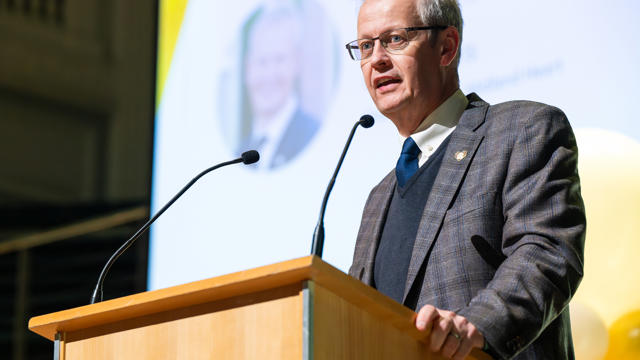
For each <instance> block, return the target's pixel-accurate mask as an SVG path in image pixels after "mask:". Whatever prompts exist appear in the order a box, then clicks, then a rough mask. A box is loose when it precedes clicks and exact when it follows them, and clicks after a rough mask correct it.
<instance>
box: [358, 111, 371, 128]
mask: <svg viewBox="0 0 640 360" xmlns="http://www.w3.org/2000/svg"><path fill="white" fill-rule="evenodd" d="M373 122H374V121H373V116H371V115H369V114H366V115H362V116H361V117H360V121H359V123H360V125H362V127H363V128H365V129H367V128H370V127H372V126H373Z"/></svg>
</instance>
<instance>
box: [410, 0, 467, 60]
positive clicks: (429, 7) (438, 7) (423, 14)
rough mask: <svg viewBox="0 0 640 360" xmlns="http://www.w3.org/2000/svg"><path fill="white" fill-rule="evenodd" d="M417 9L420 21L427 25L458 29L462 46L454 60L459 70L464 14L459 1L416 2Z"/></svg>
mask: <svg viewBox="0 0 640 360" xmlns="http://www.w3.org/2000/svg"><path fill="white" fill-rule="evenodd" d="M416 9H417V10H418V15H419V16H420V20H421V21H422V23H423V24H425V25H448V26H454V27H455V28H456V29H458V34H459V35H460V44H459V45H458V54H457V55H456V58H455V60H454V63H455V67H456V68H457V67H458V64H459V63H460V47H461V45H462V14H461V12H460V4H458V0H416Z"/></svg>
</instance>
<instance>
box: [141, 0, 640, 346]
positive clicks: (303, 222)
mask: <svg viewBox="0 0 640 360" xmlns="http://www.w3.org/2000/svg"><path fill="white" fill-rule="evenodd" d="M358 6H359V2H358V1H348V0H322V1H320V0H297V1H296V0H280V1H273V0H271V1H269V0H266V1H265V0H244V1H209V0H191V1H187V0H172V1H170V0H161V1H160V7H159V8H160V11H159V31H158V63H157V68H158V71H157V90H156V99H157V101H156V123H155V149H154V164H153V189H152V212H155V211H157V210H158V209H159V208H160V207H161V206H162V205H164V203H166V202H167V201H168V200H169V199H170V198H171V197H172V196H173V194H175V193H176V192H177V191H178V190H179V189H180V188H181V187H182V186H183V185H184V184H185V183H186V182H187V181H189V179H190V178H191V177H193V176H195V175H196V174H197V173H199V172H200V171H201V170H203V169H205V168H207V167H209V166H211V165H213V164H216V163H218V162H222V161H226V160H228V159H232V158H235V157H237V156H238V155H239V154H240V153H241V152H243V151H245V150H248V149H250V148H257V149H259V150H260V152H261V154H262V159H261V161H260V162H259V163H258V164H257V165H254V166H244V165H235V166H234V167H228V168H223V169H220V170H218V171H217V172H215V173H212V174H210V175H208V176H207V177H205V178H203V179H202V180H201V181H200V182H199V183H198V184H196V185H195V186H194V187H193V188H192V189H191V190H190V191H189V192H188V193H186V194H185V195H184V196H183V197H182V198H181V199H180V200H179V201H178V202H177V203H176V204H175V205H174V206H173V207H172V208H171V209H170V210H169V211H167V213H166V214H165V215H163V217H162V218H161V219H160V220H159V221H158V222H157V223H156V224H155V225H154V227H153V228H152V231H151V241H150V257H149V259H150V261H149V288H150V289H158V288H163V287H167V286H170V285H176V284H180V283H184V282H188V281H193V280H198V279H203V278H208V277H212V276H216V275H221V274H224V273H229V272H233V271H238V270H242V269H247V268H252V267H255V266H259V265H265V264H268V263H273V262H277V261H282V260H286V259H290V258H295V257H299V256H304V255H306V254H308V253H309V250H310V247H311V235H312V233H313V229H314V226H315V224H316V219H317V215H318V210H319V207H320V203H321V200H322V195H323V193H324V191H325V187H326V185H327V183H328V180H329V178H330V176H331V173H332V171H333V169H334V167H335V164H336V162H337V160H338V157H339V155H340V151H341V150H342V146H343V143H344V141H345V140H346V138H347V135H348V132H349V130H350V128H351V126H352V125H353V123H354V122H355V121H356V120H358V118H359V117H360V116H361V115H363V114H372V115H373V116H374V118H375V119H376V124H375V125H374V127H373V128H371V129H362V128H361V129H359V130H358V133H357V134H356V136H355V139H354V142H353V144H352V147H351V150H350V152H349V154H348V155H347V158H346V160H345V163H344V165H343V170H342V172H341V174H340V175H339V177H338V181H337V184H336V186H335V188H334V191H333V194H332V198H331V199H330V201H329V206H328V208H327V217H326V220H325V227H326V241H325V250H324V254H325V255H324V259H325V260H326V261H328V262H330V263H331V264H333V265H335V266H337V267H339V268H341V269H343V270H345V271H346V270H347V269H348V266H349V264H350V262H351V256H352V252H353V247H354V242H355V237H356V233H357V230H358V226H359V219H360V215H361V211H362V208H363V205H364V202H365V200H366V196H367V194H368V192H369V190H370V189H371V188H372V187H373V186H374V185H375V184H376V183H377V182H378V181H379V180H380V179H381V178H382V177H383V176H384V175H385V174H386V173H387V172H388V171H389V170H391V169H392V168H393V167H394V165H395V161H396V158H397V156H398V154H399V151H400V146H401V144H400V142H399V138H398V135H397V132H396V131H395V128H394V127H393V125H392V124H391V123H390V121H389V120H387V119H385V118H384V117H383V116H381V115H380V114H379V113H378V112H377V110H376V109H375V107H374V105H373V103H372V101H371V99H370V98H369V96H368V94H367V91H366V88H365V85H364V82H363V80H362V75H361V72H360V67H359V64H358V62H355V61H352V60H351V59H350V58H349V56H348V54H347V52H346V50H345V47H344V44H345V43H347V42H349V41H351V40H354V39H355V38H356V17H357V11H358ZM461 6H462V11H463V15H464V20H465V26H464V41H463V44H462V62H461V65H460V78H461V87H462V90H463V91H464V92H465V93H469V92H477V93H478V94H479V95H480V96H481V97H482V98H483V99H485V100H486V101H488V102H490V103H497V102H501V101H506V100H513V99H530V100H536V101H540V102H545V103H549V104H552V105H556V106H558V107H560V108H561V109H563V110H564V111H565V112H566V113H567V115H568V117H569V120H570V121H571V123H572V125H573V126H574V129H575V130H576V134H577V137H578V143H579V147H580V171H581V175H582V181H583V189H582V190H583V196H584V198H585V202H586V204H587V214H588V232H587V248H586V263H585V280H584V281H583V284H582V287H581V288H580V290H579V293H578V295H577V296H576V300H575V301H574V303H575V304H576V305H575V306H576V308H579V309H580V313H581V314H583V315H580V318H579V319H576V320H575V321H576V322H580V321H583V322H584V324H585V325H584V326H582V328H583V329H591V330H589V331H588V332H587V333H586V334H587V335H579V334H578V338H577V339H576V347H577V348H578V350H579V351H581V350H580V347H581V346H582V347H583V348H584V349H588V350H589V351H588V353H594V354H596V357H595V358H597V356H600V355H598V354H599V352H602V354H604V351H605V350H606V349H607V347H608V346H609V341H608V340H607V339H605V338H604V337H602V336H596V337H595V339H596V340H592V339H591V338H589V336H592V337H593V336H595V335H594V334H598V331H601V332H604V334H606V331H608V329H610V328H611V327H612V326H614V325H615V324H614V322H615V321H616V320H618V319H620V318H624V317H625V316H627V317H628V316H631V315H629V314H631V313H632V311H633V310H635V309H640V282H639V281H637V279H636V276H637V274H638V273H639V272H640V265H638V262H637V261H636V259H635V258H636V257H637V256H638V254H640V245H639V244H640V225H639V223H640V205H639V204H640V191H639V190H638V187H637V184H638V183H640V165H639V164H640V161H638V158H637V156H638V154H640V142H639V141H640V122H639V121H638V115H637V114H636V112H637V111H638V110H637V107H636V105H637V101H638V100H637V97H638V95H639V94H640V70H639V68H638V64H640V46H639V45H638V44H639V43H638V41H637V38H636V37H637V34H640V23H639V22H638V21H637V19H636V18H637V15H638V14H640V3H638V2H637V1H634V0H612V1H608V2H603V1H595V0H593V1H569V0H561V1H558V0H539V1H510V0H484V1H482V2H481V1H476V0H462V1H461ZM407 25H413V24H407ZM584 314H586V315H584ZM584 319H590V320H584ZM585 321H586V322H585ZM639 321H640V320H639ZM627 322H629V321H628V320H627ZM625 324H626V323H625ZM616 326H622V325H616ZM638 328H639V329H640V323H639V324H638ZM639 331H640V330H639ZM574 335H575V334H574ZM574 337H575V336H574ZM581 339H586V340H588V341H586V342H585V343H584V344H582V345H581V344H580V343H579V342H580V340H581ZM614 343H615V342H614V341H612V342H611V344H612V346H613V345H615V344H614ZM616 346H618V345H616ZM598 349H599V350H598ZM603 349H604V350H603Z"/></svg>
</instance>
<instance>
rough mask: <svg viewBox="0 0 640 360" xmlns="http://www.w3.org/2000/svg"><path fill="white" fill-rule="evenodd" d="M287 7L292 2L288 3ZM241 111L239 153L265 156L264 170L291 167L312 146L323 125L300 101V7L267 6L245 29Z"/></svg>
mask: <svg viewBox="0 0 640 360" xmlns="http://www.w3.org/2000/svg"><path fill="white" fill-rule="evenodd" d="M287 3H288V2H287ZM242 36H243V42H242V43H243V51H242V54H243V58H242V66H243V70H244V71H242V75H241V77H242V97H241V98H242V109H241V124H240V126H241V128H240V132H239V134H240V139H239V142H238V144H239V146H238V148H237V151H236V152H237V153H241V152H243V151H245V150H247V149H256V150H258V151H259V152H260V155H261V160H260V162H259V164H257V166H258V168H260V169H268V170H273V169H276V168H278V167H281V166H282V165H284V164H286V163H287V162H289V161H290V160H292V159H293V158H295V157H296V156H297V155H299V154H300V153H301V152H302V151H303V150H304V148H305V147H306V146H307V145H308V144H309V142H310V141H311V140H312V138H313V137H314V135H315V134H316V133H317V131H318V129H319V128H320V121H319V120H318V119H317V118H316V117H314V116H313V115H311V114H310V113H309V112H307V111H306V110H305V109H304V108H303V106H302V102H301V99H300V91H299V87H300V77H301V76H302V72H301V69H302V68H301V64H300V62H301V59H302V56H301V53H302V52H304V51H305V46H303V44H302V38H301V37H302V23H301V16H300V14H299V13H298V10H297V8H296V6H293V5H278V6H263V7H261V8H259V9H258V10H256V11H255V12H254V13H253V14H252V15H251V16H250V17H249V19H248V21H247V22H246V24H245V25H244V28H243V31H242Z"/></svg>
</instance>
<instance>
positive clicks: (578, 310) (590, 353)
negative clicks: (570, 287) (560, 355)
mask: <svg viewBox="0 0 640 360" xmlns="http://www.w3.org/2000/svg"><path fill="white" fill-rule="evenodd" d="M569 308H570V310H571V332H572V335H573V349H574V351H575V355H576V359H578V360H602V359H603V358H604V356H605V354H606V353H607V347H608V346H609V333H608V332H607V327H606V326H605V325H604V321H602V319H601V318H600V316H598V314H597V313H596V312H595V311H594V310H593V309H592V308H590V307H589V306H587V305H585V304H583V303H581V302H579V301H572V302H571V304H570V305H569Z"/></svg>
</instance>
